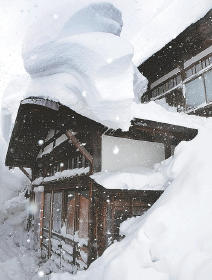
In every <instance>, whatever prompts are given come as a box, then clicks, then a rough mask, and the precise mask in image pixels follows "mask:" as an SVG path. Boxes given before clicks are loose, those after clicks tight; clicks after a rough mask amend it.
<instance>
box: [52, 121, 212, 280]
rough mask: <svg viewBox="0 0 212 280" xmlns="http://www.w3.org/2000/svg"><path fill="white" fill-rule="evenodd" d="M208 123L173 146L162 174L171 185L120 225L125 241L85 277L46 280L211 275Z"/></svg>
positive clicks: (178, 279) (211, 135) (191, 279)
mask: <svg viewBox="0 0 212 280" xmlns="http://www.w3.org/2000/svg"><path fill="white" fill-rule="evenodd" d="M211 131H212V123H211V121H208V124H207V125H206V126H205V127H204V128H202V129H200V132H199V134H198V136H197V137H196V138H195V139H193V140H192V141H191V142H182V143H180V144H179V145H178V147H177V148H176V151H175V155H174V157H173V159H172V160H171V161H170V162H169V163H168V164H167V166H166V167H165V168H166V174H167V177H168V178H169V180H170V181H172V183H171V184H170V186H169V187H168V188H167V189H166V190H165V192H164V194H163V195H162V196H161V198H160V199H159V200H158V201H157V202H156V203H155V205H154V206H153V207H152V208H151V209H150V210H149V211H148V212H147V213H146V215H144V216H143V217H137V218H133V219H130V220H128V221H126V222H124V223H123V224H122V227H121V232H122V233H124V234H125V235H126V238H125V239H123V240H122V241H121V242H117V243H115V244H113V245H112V246H111V247H109V248H108V249H107V250H106V251H105V253H104V254H103V256H102V257H100V258H99V259H97V260H96V261H95V262H94V263H93V264H92V265H91V266H90V268H89V269H88V271H86V272H80V273H78V274H77V275H76V276H71V275H69V274H68V273H65V274H55V275H53V276H52V278H51V279H52V280H66V279H67V280H68V279H77V280H82V279H83V280H91V279H92V280H100V279H104V280H113V279H114V280H115V279H123V280H132V279H133V280H140V279H143V280H173V279H175V280H185V279H186V280H200V279H201V280H210V279H211V275H212V239H211V236H212V225H211V223H210V222H209V221H210V219H211V215H212V203H211V197H212V188H211V180H212V175H211V166H210V165H211V157H212V149H211V142H212V132H211Z"/></svg>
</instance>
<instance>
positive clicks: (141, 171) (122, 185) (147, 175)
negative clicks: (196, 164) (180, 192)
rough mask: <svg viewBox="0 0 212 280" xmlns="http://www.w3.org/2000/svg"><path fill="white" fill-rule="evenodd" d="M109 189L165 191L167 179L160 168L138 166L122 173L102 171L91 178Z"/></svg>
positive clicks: (121, 171)
mask: <svg viewBox="0 0 212 280" xmlns="http://www.w3.org/2000/svg"><path fill="white" fill-rule="evenodd" d="M91 178H92V179H93V180H95V181H96V182H97V183H98V184H100V185H102V186H103V187H105V188H107V189H122V190H124V189H126V190H132V189H134V190H164V188H165V187H166V186H167V184H168V182H167V177H166V176H164V174H163V173H162V172H161V170H160V169H158V167H155V168H154V169H150V168H145V167H143V166H137V167H133V168H128V169H127V170H120V171H102V172H99V173H95V174H94V175H92V176H91Z"/></svg>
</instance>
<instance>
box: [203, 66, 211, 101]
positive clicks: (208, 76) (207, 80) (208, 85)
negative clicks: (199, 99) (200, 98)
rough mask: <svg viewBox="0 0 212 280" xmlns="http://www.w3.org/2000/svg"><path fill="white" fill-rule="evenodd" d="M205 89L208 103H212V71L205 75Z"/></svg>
mask: <svg viewBox="0 0 212 280" xmlns="http://www.w3.org/2000/svg"><path fill="white" fill-rule="evenodd" d="M204 78H205V88H206V94H207V101H208V102H212V70H210V71H208V72H207V73H206V74H205V75H204Z"/></svg>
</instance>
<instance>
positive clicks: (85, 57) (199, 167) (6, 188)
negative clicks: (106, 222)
mask: <svg viewBox="0 0 212 280" xmlns="http://www.w3.org/2000/svg"><path fill="white" fill-rule="evenodd" d="M3 2H4V3H3ZM91 2H92V3H94V2H98V3H101V5H92V6H90V7H87V8H86V6H87V5H88V4H90V3H91ZM102 2H103V1H86V0H81V1H78V2H77V3H76V2H74V1H71V2H70V0H55V1H50V0H46V1H43V0H31V1H26V0H17V2H16V3H14V2H13V3H12V2H11V1H2V3H0V16H1V24H0V34H1V35H0V37H1V40H0V74H1V80H0V91H1V97H2V96H4V98H3V99H1V108H2V110H1V120H0V122H1V123H0V125H1V131H2V133H1V135H0V136H1V137H0V144H1V145H0V155H1V157H0V176H1V183H0V187H1V195H0V280H10V279H17V280H20V279H26V280H29V279H37V278H42V277H43V276H44V275H43V274H42V271H41V273H39V269H40V268H39V264H38V259H37V258H36V255H34V252H33V251H30V250H29V249H30V248H31V246H32V244H31V240H30V237H29V236H27V233H26V231H25V230H24V229H25V228H26V213H27V212H26V209H27V205H26V200H25V198H24V196H23V190H24V187H25V185H26V181H25V180H24V179H23V176H22V175H21V173H20V172H19V171H18V170H15V172H14V173H12V172H11V171H8V170H7V169H6V168H5V167H4V158H5V152H6V149H7V142H6V141H8V137H9V134H10V132H11V128H12V125H13V123H14V119H15V116H16V111H17V108H18V104H19V101H20V99H21V98H23V96H25V95H26V94H27V95H45V96H49V97H51V98H52V99H54V100H55V99H57V100H60V101H61V102H62V103H67V102H68V104H69V106H70V107H72V108H73V109H76V110H77V111H78V112H81V113H82V114H84V115H87V116H90V117H91V118H93V119H96V120H98V121H100V122H102V123H104V124H106V125H108V126H111V127H122V128H124V129H127V127H128V126H129V121H130V119H131V118H132V117H139V118H144V119H151V120H158V121H160V122H168V123H174V124H178V125H185V126H189V127H195V128H198V129H199V134H198V136H197V137H196V138H195V139H194V140H192V141H191V142H188V143H186V142H183V143H181V144H180V145H179V146H178V147H177V149H176V151H175V155H174V157H173V158H172V159H169V160H168V161H164V162H163V163H162V165H161V166H157V170H156V171H157V172H155V173H154V172H152V171H151V172H150V173H147V172H145V174H143V177H142V180H144V179H145V180H147V181H148V182H152V184H153V185H154V184H155V180H156V178H157V180H159V181H160V180H161V181H160V182H161V184H160V185H162V184H163V182H166V183H165V184H167V185H168V187H167V188H166V190H165V192H164V194H163V195H162V196H161V198H160V199H159V200H158V201H157V203H156V204H155V205H154V206H153V207H152V208H151V209H150V210H149V211H148V212H147V213H146V214H145V215H144V216H143V217H138V218H133V219H130V220H128V221H126V222H125V223H124V224H123V225H122V227H121V231H122V233H123V234H125V235H126V238H125V239H123V240H122V241H121V242H117V243H115V244H113V245H112V246H111V247H109V248H108V249H107V250H106V251H105V253H104V254H103V256H102V257H101V258H99V259H98V260H97V261H95V262H94V263H93V264H92V265H91V266H90V268H89V270H88V271H86V272H81V273H78V274H77V275H76V276H72V275H70V274H68V273H56V274H53V275H52V278H51V279H53V280H66V279H77V280H81V279H86V280H91V279H92V280H101V279H104V280H107V279H108V280H109V279H110V280H113V279H123V280H137V279H139V280H140V279H144V280H200V279H201V280H209V279H211V275H212V243H211V236H212V226H211V224H210V218H211V214H212V204H211V197H212V189H211V175H210V174H211V170H210V161H211V158H212V154H211V153H212V151H211V147H210V145H211V141H212V133H211V129H212V121H210V120H206V119H203V118H198V117H191V116H187V115H185V114H183V113H181V114H178V113H176V112H171V111H168V110H167V109H166V108H163V107H161V106H160V105H159V104H156V103H154V102H151V103H149V104H148V105H145V104H143V105H140V104H138V103H137V102H138V95H139V94H141V93H142V91H143V90H144V89H145V87H146V85H147V81H146V80H145V78H144V77H142V76H141V75H139V74H138V72H137V71H136V69H135V67H134V65H138V64H139V63H140V62H141V61H144V59H146V58H147V57H149V56H150V55H151V54H152V53H154V52H155V51H157V50H159V49H160V48H161V47H163V45H164V44H166V43H167V42H168V41H170V40H171V39H172V38H174V37H176V36H177V35H178V34H179V33H180V32H181V31H183V29H185V28H186V27H187V26H188V25H189V24H191V23H192V22H195V21H196V20H198V19H199V18H200V17H202V16H204V14H205V13H206V12H207V11H208V10H209V8H211V7H212V4H211V1H209V0H204V1H199V0H193V1H186V2H185V1H182V0H180V1H179V0H174V1H168V0H160V1H156V0H150V1H136V0H135V1H131V0H130V1H128V0H126V1H121V0H119V1H118V0H114V1H112V3H113V4H114V5H115V6H117V7H118V8H120V10H121V11H122V14H123V27H122V19H121V13H120V12H119V10H118V9H116V8H115V7H113V6H112V5H111V4H106V3H102ZM70 3H71V5H70ZM67 7H69V8H67ZM129 7H130V8H129ZM80 10H81V11H80ZM95 14H96V16H94V15H95ZM82 15H83V20H84V22H86V28H85V26H84V25H83V24H82V25H80V24H81V23H82V22H81V20H82V19H81V16H82ZM41 19H42V20H41ZM31 24H32V27H31V28H30V30H29V31H28V35H27V36H26V38H25V35H26V29H28V28H29V25H31ZM77 26H78V27H79V28H76V27H77ZM41 27H42V28H41ZM121 30H122V32H121ZM120 32H121V34H120ZM11 34H12V36H11ZM119 35H120V36H119ZM23 41H24V42H25V46H24V51H23V57H24V62H25V68H26V70H27V71H28V73H29V74H30V76H31V77H29V75H28V74H26V72H25V70H24V67H23V61H22V59H21V46H22V43H23ZM108 45H109V46H110V48H108ZM132 46H133V47H134V51H133V47H132ZM72 52H74V54H75V55H74V56H73V53H72ZM79 57H80V61H79ZM75 58H77V60H76V59H75ZM14 79H15V80H14ZM47 83H48V86H46V84H47ZM28 84H29V86H28ZM138 88H139V91H138V90H137V89H138ZM5 89H6V91H5V92H4V95H3V91H4V90H5ZM44 90H45V93H44V92H43V91H44ZM26 92H27V93H26ZM58 92H59V93H60V95H59V96H58ZM123 116H124V117H125V118H124V119H123ZM121 117H122V118H121ZM121 119H122V120H123V122H120V120H121ZM148 174H149V175H148ZM99 175H100V174H99ZM107 175H108V174H107ZM110 175H111V176H112V177H110V178H109V177H108V176H103V175H102V174H101V176H100V177H101V178H100V177H99V178H98V175H96V180H97V181H98V179H99V180H101V183H102V184H104V181H107V180H113V183H114V184H115V183H116V184H120V186H121V185H123V181H121V180H120V177H121V176H120V174H117V173H116V174H114V173H113V174H110ZM147 175H148V176H147ZM124 176H125V180H126V182H127V185H128V187H129V188H130V185H131V181H132V177H131V176H132V173H131V174H130V173H129V172H128V173H127V174H126V173H125V175H124ZM139 176H141V175H139ZM145 176H146V177H145ZM144 177H145V178H144ZM138 180H140V178H138ZM151 180H152V181H151ZM136 181H137V180H136ZM99 182H100V181H99ZM111 187H113V186H111ZM41 269H42V268H41Z"/></svg>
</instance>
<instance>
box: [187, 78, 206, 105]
mask: <svg viewBox="0 0 212 280" xmlns="http://www.w3.org/2000/svg"><path fill="white" fill-rule="evenodd" d="M185 90H186V105H187V106H188V108H195V107H197V106H199V105H201V104H203V103H205V92H204V84H203V78H202V76H200V77H198V78H197V79H195V80H193V81H191V82H189V83H186V84H185Z"/></svg>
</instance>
